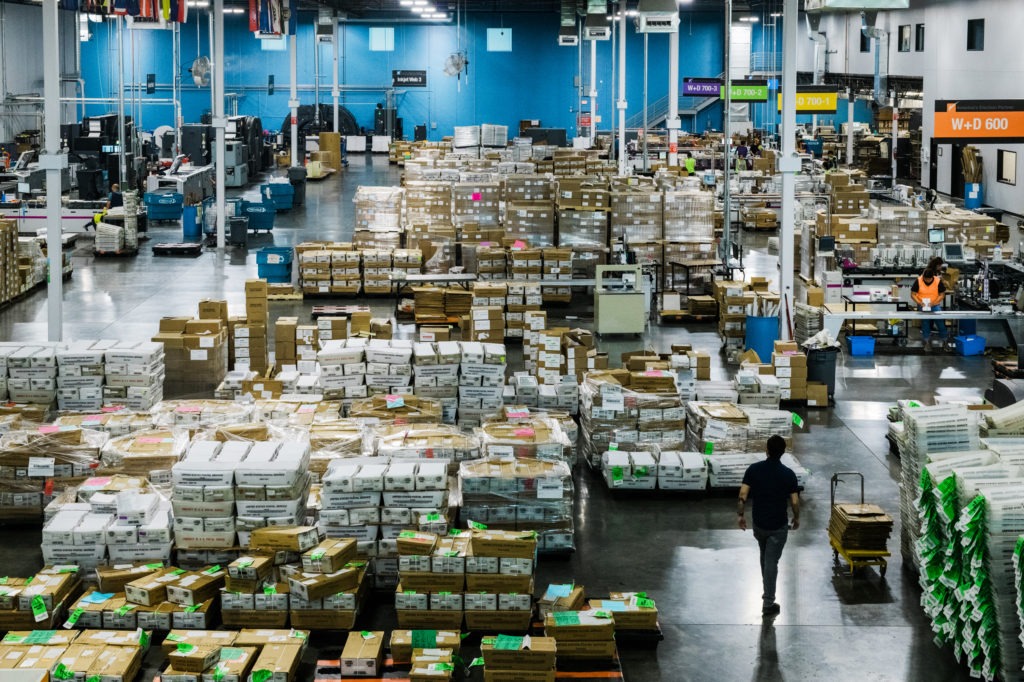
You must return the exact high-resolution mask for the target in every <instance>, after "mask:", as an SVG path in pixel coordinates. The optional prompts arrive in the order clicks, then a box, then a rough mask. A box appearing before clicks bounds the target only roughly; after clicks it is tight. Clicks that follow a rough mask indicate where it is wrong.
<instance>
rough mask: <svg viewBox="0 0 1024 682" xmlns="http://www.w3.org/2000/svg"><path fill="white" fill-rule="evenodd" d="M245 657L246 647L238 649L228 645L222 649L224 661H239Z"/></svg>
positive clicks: (221, 655) (221, 654)
mask: <svg viewBox="0 0 1024 682" xmlns="http://www.w3.org/2000/svg"><path fill="white" fill-rule="evenodd" d="M244 657H245V650H244V649H236V648H234V647H230V646H226V647H222V648H221V650H220V660H222V661H238V660H241V659H242V658H244Z"/></svg>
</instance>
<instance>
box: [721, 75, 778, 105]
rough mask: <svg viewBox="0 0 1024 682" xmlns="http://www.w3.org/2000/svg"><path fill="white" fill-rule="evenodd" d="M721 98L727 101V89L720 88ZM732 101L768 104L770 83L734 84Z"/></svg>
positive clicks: (737, 82) (738, 82)
mask: <svg viewBox="0 0 1024 682" xmlns="http://www.w3.org/2000/svg"><path fill="white" fill-rule="evenodd" d="M719 93H720V97H721V98H722V99H725V87H724V86H722V87H720V88H719ZM732 101H733V102H736V103H739V102H767V101H768V81H755V80H749V81H748V80H742V81H733V82H732Z"/></svg>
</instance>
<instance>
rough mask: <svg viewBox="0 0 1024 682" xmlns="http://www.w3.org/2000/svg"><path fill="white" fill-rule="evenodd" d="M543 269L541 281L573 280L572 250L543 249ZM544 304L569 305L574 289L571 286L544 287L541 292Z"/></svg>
mask: <svg viewBox="0 0 1024 682" xmlns="http://www.w3.org/2000/svg"><path fill="white" fill-rule="evenodd" d="M541 259H542V261H543V265H542V266H541V267H542V268H543V270H542V273H541V279H545V280H571V279H572V273H573V251H572V249H554V248H546V249H541ZM541 295H542V300H543V303H569V302H570V301H572V288H571V287H569V286H553V287H544V288H543V289H542V291H541Z"/></svg>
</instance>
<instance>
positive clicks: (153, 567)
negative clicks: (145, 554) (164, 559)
mask: <svg viewBox="0 0 1024 682" xmlns="http://www.w3.org/2000/svg"><path fill="white" fill-rule="evenodd" d="M163 567H164V565H163V563H155V564H146V566H145V568H148V569H149V570H151V571H159V570H160V569H161V568H163Z"/></svg>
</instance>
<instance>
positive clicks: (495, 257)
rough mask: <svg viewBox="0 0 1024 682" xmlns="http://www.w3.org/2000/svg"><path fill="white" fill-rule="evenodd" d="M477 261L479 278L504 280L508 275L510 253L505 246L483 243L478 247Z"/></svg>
mask: <svg viewBox="0 0 1024 682" xmlns="http://www.w3.org/2000/svg"><path fill="white" fill-rule="evenodd" d="M476 262H477V265H476V272H477V278H478V279H481V280H485V281H487V280H504V279H506V278H507V277H508V275H507V274H506V270H507V267H508V254H507V252H506V251H505V249H503V248H500V247H495V246H483V245H481V246H479V247H477V249H476Z"/></svg>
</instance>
